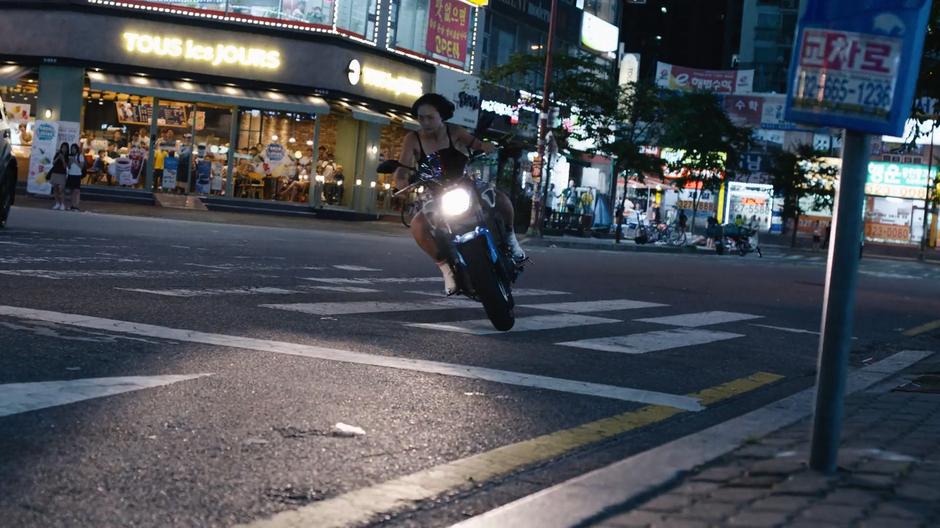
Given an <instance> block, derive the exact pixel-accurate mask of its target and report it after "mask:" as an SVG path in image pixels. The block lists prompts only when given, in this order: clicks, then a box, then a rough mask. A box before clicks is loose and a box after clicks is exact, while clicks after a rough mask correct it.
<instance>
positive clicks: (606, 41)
mask: <svg viewBox="0 0 940 528" xmlns="http://www.w3.org/2000/svg"><path fill="white" fill-rule="evenodd" d="M619 35H620V31H619V30H618V29H617V26H615V25H613V24H609V23H607V22H604V21H603V20H602V19H600V18H598V17H596V16H594V15H592V14H590V13H588V12H584V18H582V19H581V44H583V45H584V46H585V47H586V48H588V49H592V50H594V51H599V52H601V53H612V52H614V51H617V42H618V40H619Z"/></svg>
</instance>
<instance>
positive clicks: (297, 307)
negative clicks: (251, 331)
mask: <svg viewBox="0 0 940 528" xmlns="http://www.w3.org/2000/svg"><path fill="white" fill-rule="evenodd" d="M259 306H261V307H262V308H273V309H275V310H288V311H292V312H302V313H309V314H315V315H354V314H368V313H395V312H416V311H423V310H454V309H457V308H480V303H478V302H476V301H470V300H465V299H441V300H440V301H431V302H384V301H351V302H323V303H288V304H261V305H259Z"/></svg>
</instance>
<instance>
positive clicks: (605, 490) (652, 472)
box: [453, 350, 934, 528]
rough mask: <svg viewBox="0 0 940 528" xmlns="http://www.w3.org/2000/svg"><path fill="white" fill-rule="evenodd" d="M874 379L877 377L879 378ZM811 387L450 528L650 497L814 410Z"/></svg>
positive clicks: (873, 369)
mask: <svg viewBox="0 0 940 528" xmlns="http://www.w3.org/2000/svg"><path fill="white" fill-rule="evenodd" d="M933 354H934V352H928V351H913V350H905V351H902V352H898V353H897V354H894V355H892V356H889V357H887V358H885V359H883V360H881V361H879V362H877V363H874V364H872V365H869V366H867V367H863V368H861V369H858V370H856V371H854V372H851V373H850V374H849V375H848V379H847V386H846V395H848V394H853V393H855V392H860V391H862V390H865V389H868V388H869V387H874V390H878V391H879V392H884V391H887V390H889V389H890V387H885V386H884V384H883V383H881V382H883V381H884V380H886V379H888V378H890V377H892V376H894V375H896V374H897V373H899V372H900V371H902V370H904V369H905V368H908V367H910V366H911V365H914V364H915V363H918V362H920V361H923V360H925V359H927V358H929V357H931V356H932V355H933ZM879 384H880V385H879ZM815 393H816V389H815V387H810V388H808V389H804V390H802V391H800V392H797V393H796V394H792V395H790V396H787V397H786V398H783V399H781V400H778V401H776V402H773V403H771V404H769V405H766V406H764V407H761V408H759V409H756V410H753V411H751V412H748V413H746V414H743V415H741V416H738V417H736V418H733V419H731V420H728V421H726V422H722V423H719V424H717V425H714V426H712V427H709V428H707V429H704V430H702V431H699V432H697V433H693V434H691V435H688V436H685V437H682V438H679V439H676V440H673V441H672V442H669V443H667V444H663V445H661V446H659V447H656V448H653V449H650V450H648V451H644V452H642V453H638V454H636V455H633V456H631V457H628V458H626V459H624V460H621V461H620V462H615V463H613V464H611V465H609V466H607V467H604V468H601V469H598V470H595V471H592V472H590V473H587V474H585V475H581V476H579V477H575V478H573V479H571V480H568V481H566V482H563V483H561V484H558V485H556V486H553V487H550V488H547V489H545V490H542V491H540V492H538V493H535V494H532V495H529V496H527V497H523V498H522V499H519V500H517V501H515V502H511V503H509V504H506V505H504V506H501V507H499V508H496V509H495V510H491V511H489V512H486V513H484V514H482V515H478V516H476V517H473V518H470V519H468V520H466V521H463V522H460V523H457V524H455V525H453V527H454V528H490V527H493V528H496V527H503V526H519V527H525V526H538V527H540V528H568V527H574V526H584V525H585V524H586V523H588V522H590V521H591V520H593V519H597V518H598V517H599V516H601V515H603V514H605V513H607V512H608V511H612V510H614V509H617V508H622V506H623V505H624V504H629V503H631V502H634V501H637V500H639V499H641V498H643V497H648V496H649V494H650V493H655V492H656V491H657V490H659V489H662V488H663V487H664V486H668V485H669V484H670V483H672V482H674V481H675V480H676V479H678V478H680V477H681V476H682V475H683V474H684V473H686V472H688V471H692V470H694V469H695V468H697V467H699V466H702V465H704V464H708V463H710V462H712V461H715V460H717V459H718V458H720V457H722V456H724V455H726V454H727V453H730V452H731V451H733V450H735V449H737V448H738V447H740V446H741V445H743V444H744V443H745V442H746V441H747V439H748V438H752V437H756V436H759V437H763V436H766V435H768V434H770V433H772V432H774V431H776V430H779V429H782V428H784V427H786V426H788V425H791V424H793V423H796V422H798V421H800V420H802V419H804V418H806V417H808V416H810V415H811V414H812V405H813V399H814V396H815Z"/></svg>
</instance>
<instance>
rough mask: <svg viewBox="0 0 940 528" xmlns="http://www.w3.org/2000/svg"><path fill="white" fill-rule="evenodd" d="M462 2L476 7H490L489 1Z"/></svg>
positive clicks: (471, 0) (468, 0)
mask: <svg viewBox="0 0 940 528" xmlns="http://www.w3.org/2000/svg"><path fill="white" fill-rule="evenodd" d="M463 1H464V2H466V3H468V4H470V5H472V6H476V7H484V6H488V5H490V0H463Z"/></svg>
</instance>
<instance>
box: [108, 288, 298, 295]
mask: <svg viewBox="0 0 940 528" xmlns="http://www.w3.org/2000/svg"><path fill="white" fill-rule="evenodd" d="M115 289H116V290H122V291H129V292H137V293H149V294H152V295H161V296H164V297H203V296H208V295H290V294H294V293H301V292H299V291H296V290H285V289H283V288H267V287H259V288H218V289H212V288H208V289H202V290H188V289H185V288H179V289H170V290H148V289H145V288H115Z"/></svg>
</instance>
